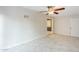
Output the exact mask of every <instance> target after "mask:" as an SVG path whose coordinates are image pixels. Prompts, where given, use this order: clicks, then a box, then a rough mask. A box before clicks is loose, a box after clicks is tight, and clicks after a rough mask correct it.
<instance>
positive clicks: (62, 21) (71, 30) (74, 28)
mask: <svg viewBox="0 0 79 59" xmlns="http://www.w3.org/2000/svg"><path fill="white" fill-rule="evenodd" d="M54 32H55V33H57V34H62V35H69V36H75V37H79V17H77V16H59V17H55V18H54Z"/></svg>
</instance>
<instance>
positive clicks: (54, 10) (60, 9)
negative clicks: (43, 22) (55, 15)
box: [54, 8, 65, 11]
mask: <svg viewBox="0 0 79 59" xmlns="http://www.w3.org/2000/svg"><path fill="white" fill-rule="evenodd" d="M64 9H65V8H59V9H55V10H54V11H59V10H64Z"/></svg>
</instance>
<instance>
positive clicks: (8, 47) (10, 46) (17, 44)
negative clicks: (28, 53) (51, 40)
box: [0, 34, 47, 50]
mask: <svg viewBox="0 0 79 59" xmlns="http://www.w3.org/2000/svg"><path fill="white" fill-rule="evenodd" d="M46 35H47V34H42V35H40V36H35V37H34V38H31V40H28V41H24V42H20V43H16V44H13V45H9V46H7V47H4V48H2V49H0V50H6V49H10V48H13V47H16V46H20V45H22V44H25V43H29V42H31V41H33V40H36V39H38V38H42V37H45V36H46Z"/></svg>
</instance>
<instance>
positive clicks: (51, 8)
mask: <svg viewBox="0 0 79 59" xmlns="http://www.w3.org/2000/svg"><path fill="white" fill-rule="evenodd" d="M47 8H48V11H40V12H46V15H50V14H59V13H60V12H61V11H63V10H65V8H64V7H60V6H48V7H47Z"/></svg>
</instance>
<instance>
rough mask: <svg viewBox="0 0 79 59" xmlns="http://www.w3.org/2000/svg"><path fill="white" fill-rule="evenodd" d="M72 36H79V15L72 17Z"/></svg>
mask: <svg viewBox="0 0 79 59" xmlns="http://www.w3.org/2000/svg"><path fill="white" fill-rule="evenodd" d="M71 36H76V37H79V17H77V16H76V17H72V18H71Z"/></svg>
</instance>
